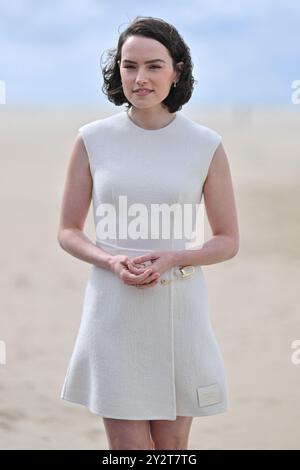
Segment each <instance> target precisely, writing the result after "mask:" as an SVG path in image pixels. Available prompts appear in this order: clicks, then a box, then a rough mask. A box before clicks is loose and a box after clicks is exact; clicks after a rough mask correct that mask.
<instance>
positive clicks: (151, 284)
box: [134, 279, 158, 289]
mask: <svg viewBox="0 0 300 470" xmlns="http://www.w3.org/2000/svg"><path fill="white" fill-rule="evenodd" d="M157 283H158V279H155V280H154V281H152V282H150V283H149V284H138V285H136V286H134V287H137V288H138V289H148V288H149V287H153V286H155V285H156V284H157Z"/></svg>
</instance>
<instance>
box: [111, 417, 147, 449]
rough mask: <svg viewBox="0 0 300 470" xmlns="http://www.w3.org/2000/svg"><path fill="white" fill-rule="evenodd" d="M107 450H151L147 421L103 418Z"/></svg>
mask: <svg viewBox="0 0 300 470" xmlns="http://www.w3.org/2000/svg"><path fill="white" fill-rule="evenodd" d="M103 422H104V427H105V431H106V435H107V440H108V443H109V450H127V449H135V450H139V449H144V450H153V449H154V445H153V442H152V439H151V434H150V423H149V421H148V420H129V419H113V418H103Z"/></svg>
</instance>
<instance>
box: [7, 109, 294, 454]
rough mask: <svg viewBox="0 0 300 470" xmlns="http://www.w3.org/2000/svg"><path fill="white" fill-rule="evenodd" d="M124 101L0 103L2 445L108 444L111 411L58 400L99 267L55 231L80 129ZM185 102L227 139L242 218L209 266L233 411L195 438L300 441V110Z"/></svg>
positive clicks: (217, 445)
mask: <svg viewBox="0 0 300 470" xmlns="http://www.w3.org/2000/svg"><path fill="white" fill-rule="evenodd" d="M114 112H118V109H117V108H115V107H113V106H112V107H110V108H108V109H106V110H102V111H100V112H99V110H97V109H73V110H72V109H52V110H49V109H48V110H45V109H44V110H43V109H25V108H24V109H20V108H13V107H10V106H8V105H5V106H4V105H2V106H1V107H0V152H1V167H2V169H1V176H0V178H1V181H0V183H1V184H0V191H1V198H0V200H1V219H2V227H3V228H2V250H1V319H0V341H1V340H2V341H5V343H6V355H7V358H6V364H5V365H4V364H2V365H0V448H1V449H107V448H108V444H107V439H106V435H105V431H104V426H103V422H102V418H101V417H99V416H96V415H93V414H92V413H90V412H89V411H88V409H87V408H85V407H83V406H82V405H77V404H72V403H70V402H66V401H64V400H62V399H60V391H61V387H62V383H63V379H64V377H65V373H66V369H67V365H68V361H69V359H70V355H71V352H72V348H73V345H74V341H75V338H76V334H77V331H78V328H79V322H80V318H81V307H82V302H83V293H84V288H85V282H86V279H87V275H88V270H89V265H88V264H87V263H85V262H82V261H80V260H78V259H76V258H74V257H72V256H70V255H69V254H67V253H66V252H64V251H63V250H62V249H61V248H60V246H59V245H58V242H57V239H56V232H57V224H58V216H59V208H60V202H61V197H62V191H63V184H64V179H65V172H66V166H67V161H68V158H69V154H70V150H71V146H72V144H73V140H74V138H75V136H76V131H77V129H78V127H79V126H80V125H82V124H84V123H86V122H89V121H91V120H93V119H97V118H100V117H101V116H105V115H109V114H113V113H114ZM183 112H185V113H186V114H189V115H190V116H191V117H193V118H194V119H195V120H197V121H198V122H200V123H202V124H204V125H208V126H210V127H212V128H214V129H216V130H217V131H218V132H219V133H221V134H222V136H223V144H224V147H225V150H226V151H227V155H228V158H229V161H230V166H231V172H232V178H233V183H234V188H235V197H236V203H237V209H238V217H239V227H240V250H239V253H238V255H237V256H236V257H235V258H233V259H231V260H229V261H226V262H223V263H218V264H215V265H212V266H205V267H204V268H203V269H204V273H205V277H206V280H207V284H208V289H209V299H210V315H211V321H212V324H213V327H214V331H215V334H216V337H217V339H218V342H219V345H220V348H221V351H222V353H223V357H224V361H225V365H226V369H227V374H228V380H229V391H230V409H229V411H228V412H227V413H224V414H220V415H215V416H207V417H196V418H194V420H193V424H192V429H191V434H190V439H189V449H299V448H300V430H299V422H300V399H299V396H300V364H298V365H296V364H293V363H292V361H291V355H292V352H293V350H292V349H291V343H292V341H294V340H295V339H300V320H299V287H298V286H299V278H300V264H299V260H300V249H299V239H300V225H299V208H298V204H299V196H300V184H299V179H300V177H299V174H300V159H299V156H300V155H299V124H300V108H299V107H298V108H297V107H296V106H294V107H293V106H291V107H290V108H288V109H285V110H281V109H276V108H274V109H271V110H262V109H253V110H251V109H250V110H249V111H247V109H245V110H243V109H235V110H227V111H226V110H225V111H221V112H220V111H219V110H203V111H202V112H201V113H199V112H198V110H195V109H194V110H193V109H192V108H189V109H187V108H184V109H183ZM92 224H93V220H92V211H91V208H90V212H89V216H88V220H87V224H86V233H87V234H88V235H89V236H90V237H91V238H92V239H93V236H94V231H93V225H92Z"/></svg>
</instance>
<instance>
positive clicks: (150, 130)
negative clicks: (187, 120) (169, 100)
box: [125, 110, 178, 134]
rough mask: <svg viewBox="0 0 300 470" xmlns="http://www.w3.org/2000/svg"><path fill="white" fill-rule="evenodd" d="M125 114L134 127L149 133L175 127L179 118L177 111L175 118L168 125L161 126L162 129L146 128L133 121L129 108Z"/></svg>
mask: <svg viewBox="0 0 300 470" xmlns="http://www.w3.org/2000/svg"><path fill="white" fill-rule="evenodd" d="M125 115H126V119H127V121H128V122H129V123H130V124H131V126H132V127H134V128H135V129H137V130H139V131H141V132H144V133H148V134H151V132H152V133H153V132H157V133H161V132H163V131H166V130H168V129H170V128H171V127H173V126H174V124H175V123H176V122H177V120H178V112H176V113H175V116H174V118H173V119H172V121H171V122H169V124H167V125H166V126H164V127H161V128H160V129H144V128H143V127H140V126H138V125H137V124H136V123H135V122H133V120H132V119H131V117H130V116H129V114H128V110H126V111H125Z"/></svg>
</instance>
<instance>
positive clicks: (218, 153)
mask: <svg viewBox="0 0 300 470" xmlns="http://www.w3.org/2000/svg"><path fill="white" fill-rule="evenodd" d="M226 175H227V176H229V175H230V165H229V160H228V157H227V154H226V152H225V149H224V146H223V143H222V142H220V144H219V145H218V147H217V148H216V150H215V153H214V155H213V158H212V160H211V162H210V166H209V169H208V174H207V178H206V181H205V183H209V181H210V180H212V179H215V178H223V177H225V176H226Z"/></svg>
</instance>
